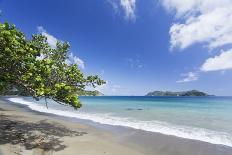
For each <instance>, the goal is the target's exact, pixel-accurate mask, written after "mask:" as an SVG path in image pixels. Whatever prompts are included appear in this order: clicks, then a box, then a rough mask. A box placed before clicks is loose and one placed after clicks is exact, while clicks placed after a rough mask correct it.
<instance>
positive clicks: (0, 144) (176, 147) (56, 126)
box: [0, 98, 232, 155]
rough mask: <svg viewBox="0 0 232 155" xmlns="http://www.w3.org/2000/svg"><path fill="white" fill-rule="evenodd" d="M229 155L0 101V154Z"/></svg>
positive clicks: (195, 143)
mask: <svg viewBox="0 0 232 155" xmlns="http://www.w3.org/2000/svg"><path fill="white" fill-rule="evenodd" d="M11 154H12V155H13V154H22V155H34V154H36V155H37V154H38V155H40V154H41V155H42V154H46V155H50V154H58V155H59V154H62V155H64V154H65V155H66V154H67V155H72V154H80V155H222V154H223V155H231V154H232V148H231V147H227V146H222V145H214V144H210V143H205V142H200V141H195V140H188V139H182V138H177V137H174V136H166V135H162V134H158V133H151V132H145V131H142V130H135V129H131V128H124V127H114V126H106V125H101V124H95V123H91V122H90V123H88V121H83V120H82V121H80V120H75V119H71V118H65V117H58V116H56V115H51V114H46V113H39V112H35V111H32V110H30V109H29V108H27V107H26V106H22V105H18V104H13V103H8V102H7V101H5V100H4V99H3V98H2V99H1V100H0V155H11Z"/></svg>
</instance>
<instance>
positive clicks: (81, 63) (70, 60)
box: [66, 52, 85, 69]
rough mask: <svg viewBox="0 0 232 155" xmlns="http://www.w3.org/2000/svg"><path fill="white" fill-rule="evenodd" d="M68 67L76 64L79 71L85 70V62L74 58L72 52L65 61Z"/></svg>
mask: <svg viewBox="0 0 232 155" xmlns="http://www.w3.org/2000/svg"><path fill="white" fill-rule="evenodd" d="M66 63H67V64H68V65H71V64H76V65H77V66H79V67H80V68H81V69H85V62H84V61H83V60H82V59H80V58H79V57H77V56H75V55H74V54H73V53H72V52H71V53H70V54H69V56H68V59H67V60H66Z"/></svg>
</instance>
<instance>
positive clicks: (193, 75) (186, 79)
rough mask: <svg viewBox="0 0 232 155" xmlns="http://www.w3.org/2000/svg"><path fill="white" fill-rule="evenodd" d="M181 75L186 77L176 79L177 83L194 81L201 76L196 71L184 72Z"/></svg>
mask: <svg viewBox="0 0 232 155" xmlns="http://www.w3.org/2000/svg"><path fill="white" fill-rule="evenodd" d="M181 76H182V77H184V78H183V79H181V80H178V81H176V82H177V83H183V82H192V81H196V80H198V78H199V77H198V73H196V72H188V73H185V74H182V75H181Z"/></svg>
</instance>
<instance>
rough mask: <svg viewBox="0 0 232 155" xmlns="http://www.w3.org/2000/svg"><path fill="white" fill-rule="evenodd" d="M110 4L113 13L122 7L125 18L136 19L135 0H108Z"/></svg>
mask: <svg viewBox="0 0 232 155" xmlns="http://www.w3.org/2000/svg"><path fill="white" fill-rule="evenodd" d="M108 2H109V3H110V4H111V5H112V7H113V9H114V11H115V13H118V10H119V9H122V10H123V12H124V14H125V19H127V20H132V21H134V20H136V15H135V11H136V0H108Z"/></svg>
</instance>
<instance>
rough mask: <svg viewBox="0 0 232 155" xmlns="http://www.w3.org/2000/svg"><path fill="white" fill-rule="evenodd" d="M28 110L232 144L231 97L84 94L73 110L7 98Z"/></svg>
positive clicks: (20, 98) (51, 103)
mask: <svg viewBox="0 0 232 155" xmlns="http://www.w3.org/2000/svg"><path fill="white" fill-rule="evenodd" d="M7 99H8V100H9V101H11V102H14V103H17V104H23V105H26V106H28V107H29V108H30V109H32V110H35V111H39V112H45V113H51V114H55V115H59V116H65V117H71V118H74V119H75V118H77V119H83V120H90V121H93V122H96V123H101V124H106V125H111V126H122V127H127V128H134V129H138V130H144V131H149V132H155V133H161V134H164V135H170V136H176V137H181V138H186V139H192V140H198V141H203V142H208V143H212V144H220V145H225V146H230V147H232V97H215V96H207V97H149V96H97V97H93V96H85V97H80V98H79V99H80V101H81V103H82V104H83V106H82V107H81V108H80V109H78V110H75V109H74V108H72V107H70V106H65V105H60V104H58V103H56V102H54V101H52V100H48V108H46V105H45V101H44V100H43V99H41V100H40V101H35V100H34V99H33V98H31V97H9V98H7Z"/></svg>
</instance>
